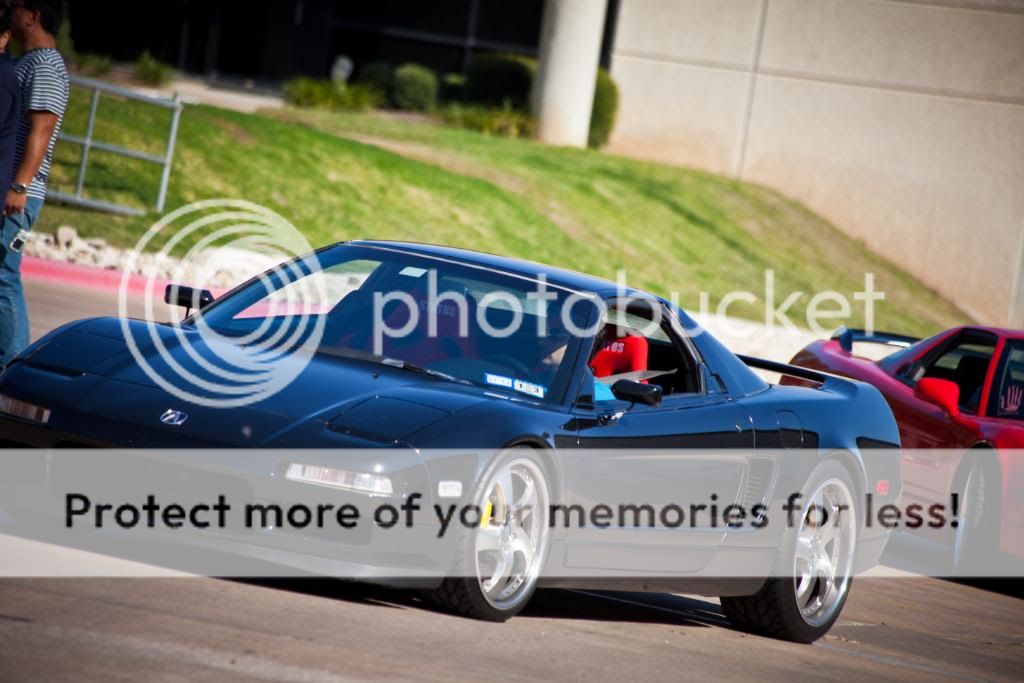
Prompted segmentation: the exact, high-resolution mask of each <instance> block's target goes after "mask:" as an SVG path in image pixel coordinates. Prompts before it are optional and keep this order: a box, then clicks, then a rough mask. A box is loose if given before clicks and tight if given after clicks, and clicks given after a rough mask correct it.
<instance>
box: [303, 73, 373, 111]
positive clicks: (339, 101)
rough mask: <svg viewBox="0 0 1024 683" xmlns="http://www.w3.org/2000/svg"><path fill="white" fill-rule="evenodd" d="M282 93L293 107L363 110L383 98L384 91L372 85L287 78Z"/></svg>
mask: <svg viewBox="0 0 1024 683" xmlns="http://www.w3.org/2000/svg"><path fill="white" fill-rule="evenodd" d="M284 96H285V99H286V100H287V101H288V103H289V104H293V105H295V106H296V107H305V108H313V109H331V110H335V111H364V110H366V109H372V108H374V107H379V106H380V105H381V104H383V102H384V95H383V94H382V93H381V92H380V91H379V90H377V89H376V88H373V87H370V86H367V85H363V84H359V83H356V84H353V85H345V84H344V83H335V82H333V81H330V80H327V79H318V78H294V79H292V80H290V81H288V82H287V83H285V86H284Z"/></svg>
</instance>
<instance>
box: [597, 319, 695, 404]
mask: <svg viewBox="0 0 1024 683" xmlns="http://www.w3.org/2000/svg"><path fill="white" fill-rule="evenodd" d="M674 337H675V334H674V333H673V332H671V327H670V322H669V319H668V313H667V311H664V309H659V308H655V307H654V306H653V305H652V304H649V303H647V302H644V305H642V306H631V307H629V308H627V309H626V310H621V309H617V308H609V309H608V311H607V312H606V314H605V317H604V319H603V320H602V323H601V325H600V326H599V327H598V334H597V335H596V337H595V339H594V344H593V346H592V348H591V350H590V353H589V356H588V361H587V368H588V371H589V372H588V376H587V377H586V378H585V381H584V383H583V386H582V388H581V391H580V398H581V400H584V401H585V400H587V399H588V398H589V399H590V400H591V401H593V402H594V403H595V404H602V403H607V404H611V403H614V402H616V399H615V397H614V396H613V395H612V389H611V387H612V385H614V384H615V382H617V381H619V380H622V379H627V380H632V381H635V382H642V383H644V384H657V385H658V386H660V387H661V388H662V391H663V392H664V393H663V397H664V398H663V400H664V401H665V402H671V401H672V400H673V398H676V397H680V396H686V395H689V396H693V395H694V394H696V393H697V392H698V391H699V390H700V386H701V385H700V380H699V377H698V374H697V373H698V367H699V365H698V363H697V362H696V359H695V358H694V356H693V354H692V353H691V352H690V350H689V349H688V348H687V347H686V346H685V344H682V343H680V341H679V340H677V339H675V338H674ZM588 394H589V396H588Z"/></svg>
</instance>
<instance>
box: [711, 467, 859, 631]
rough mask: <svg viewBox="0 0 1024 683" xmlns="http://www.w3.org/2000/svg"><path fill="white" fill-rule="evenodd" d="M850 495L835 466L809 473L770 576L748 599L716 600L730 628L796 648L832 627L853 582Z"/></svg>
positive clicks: (843, 471)
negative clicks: (795, 519) (797, 513)
mask: <svg viewBox="0 0 1024 683" xmlns="http://www.w3.org/2000/svg"><path fill="white" fill-rule="evenodd" d="M853 490H854V487H853V483H852V481H851V480H850V475H849V473H848V472H847V471H846V468H845V467H843V466H842V465H840V464H839V463H838V462H835V461H827V462H824V463H822V464H820V465H818V467H817V468H815V470H814V471H813V472H812V473H811V476H810V478H809V479H808V481H807V485H806V486H805V487H804V491H803V498H802V500H804V501H805V503H804V506H803V509H802V511H801V516H800V518H799V519H800V521H799V523H798V524H796V525H794V528H792V529H789V530H787V532H786V535H785V537H784V538H785V540H784V542H783V549H784V551H783V552H782V554H781V555H780V562H779V564H778V565H777V571H776V575H775V576H773V577H771V578H769V579H768V580H767V581H766V582H765V584H764V586H762V587H761V589H760V590H759V591H758V592H757V593H754V594H753V595H745V596H741V597H723V598H722V610H723V611H724V612H725V615H726V616H727V617H728V618H729V621H730V622H732V624H733V625H734V626H736V627H737V628H740V629H742V630H745V631H750V632H753V633H758V634H762V635H767V636H772V637H775V638H781V639H783V640H790V641H794V642H798V643H812V642H814V641H815V640H817V639H819V638H821V637H822V636H823V635H825V634H826V633H827V632H828V630H829V629H830V628H832V625H833V624H834V623H835V622H836V620H837V619H838V618H839V613H840V612H841V611H842V609H843V605H844V604H845V603H846V597H847V595H849V593H850V586H851V585H852V583H853V577H852V576H851V574H852V571H853V561H854V556H855V554H856V543H857V527H858V525H857V509H858V508H857V506H856V505H855V502H854V497H853V493H852V491H853Z"/></svg>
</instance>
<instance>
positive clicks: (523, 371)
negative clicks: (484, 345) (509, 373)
mask: <svg viewBox="0 0 1024 683" xmlns="http://www.w3.org/2000/svg"><path fill="white" fill-rule="evenodd" d="M480 360H482V361H485V362H487V363H497V364H498V365H504V366H505V367H507V368H511V369H512V370H515V371H516V373H517V374H519V375H520V376H522V377H524V378H525V379H527V380H529V381H530V382H532V383H533V384H540V382H538V381H537V375H536V374H535V373H534V371H533V370H532V369H530V368H529V367H528V366H527V365H526V363H524V362H523V361H521V360H519V359H518V358H515V357H514V356H509V355H506V354H504V353H498V354H495V355H493V356H487V357H485V358H481V359H480Z"/></svg>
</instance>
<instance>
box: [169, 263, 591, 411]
mask: <svg viewBox="0 0 1024 683" xmlns="http://www.w3.org/2000/svg"><path fill="white" fill-rule="evenodd" d="M595 300H596V298H595V297H593V296H592V295H589V294H585V293H576V292H573V291H571V290H568V289H564V288H561V287H558V286H555V285H552V284H550V283H547V282H546V281H543V280H533V279H531V278H526V277H521V276H518V275H515V274H509V273H504V272H500V271H496V270H494V269H490V268H485V267H481V266H476V265H470V264H465V263H456V262H452V261H448V260H443V259H436V258H430V257H423V256H418V255H412V254H408V253H404V252H401V251H397V250H390V249H380V248H373V247H361V246H350V245H344V246H338V247H332V248H330V249H326V250H323V251H321V252H319V253H318V254H317V255H316V256H315V257H310V258H309V259H307V260H305V261H293V262H290V263H288V264H284V265H283V266H281V267H279V268H278V269H275V270H274V271H271V272H270V273H268V274H264V275H263V276H261V277H260V278H258V279H256V280H254V281H253V282H251V283H249V284H247V285H245V286H243V287H242V288H241V289H240V290H238V291H236V292H234V293H232V294H231V295H230V296H228V297H225V298H224V299H222V300H219V301H218V302H216V303H215V304H214V305H212V306H210V307H208V308H206V309H204V311H203V312H202V313H200V314H198V315H197V316H194V317H193V319H191V320H190V321H189V323H190V324H196V325H206V326H209V327H210V328H211V329H212V330H214V331H215V332H217V333H219V334H221V335H224V336H229V337H234V338H237V339H239V340H240V341H242V343H249V342H250V341H251V340H253V339H260V340H264V339H267V338H270V337H273V336H274V335H278V336H280V337H281V338H284V337H288V338H296V339H300V340H301V342H302V343H303V344H305V345H313V346H314V347H315V349H316V351H317V352H318V353H320V354H323V355H327V356H335V357H342V358H356V359H360V360H364V361H369V362H377V363H385V364H388V365H392V366H395V367H399V368H404V369H407V370H411V371H414V372H420V373H426V374H433V375H435V376H438V377H440V378H442V379H444V378H447V379H450V380H454V381H459V382H463V383H467V382H468V383H472V384H475V385H479V386H482V387H486V388H489V389H492V390H496V391H500V392H505V393H509V394H514V395H518V396H528V397H531V398H533V399H538V400H547V401H551V400H560V399H559V398H558V396H560V395H561V393H562V392H563V391H564V389H565V387H566V385H567V384H568V381H569V378H570V376H571V374H572V367H571V366H572V362H571V361H572V359H575V357H576V354H577V352H578V350H579V344H580V343H582V341H583V340H585V339H587V338H588V335H589V336H592V335H591V330H589V329H588V328H587V326H588V324H592V321H595V320H596V319H597V316H598V314H597V313H596V312H595V311H596V306H595V304H594V301H595Z"/></svg>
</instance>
